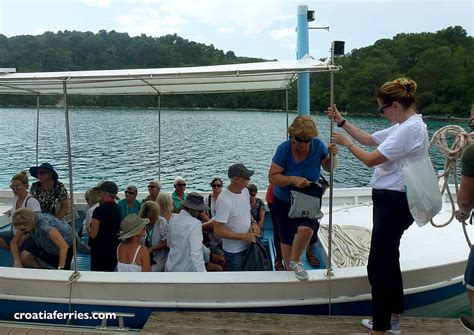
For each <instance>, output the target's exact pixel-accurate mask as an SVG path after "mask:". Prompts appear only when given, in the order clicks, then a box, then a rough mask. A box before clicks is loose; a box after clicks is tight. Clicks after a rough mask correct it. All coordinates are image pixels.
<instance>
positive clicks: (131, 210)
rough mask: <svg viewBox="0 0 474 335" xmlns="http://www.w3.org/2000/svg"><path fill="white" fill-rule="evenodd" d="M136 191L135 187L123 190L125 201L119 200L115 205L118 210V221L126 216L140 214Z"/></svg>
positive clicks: (130, 186)
mask: <svg viewBox="0 0 474 335" xmlns="http://www.w3.org/2000/svg"><path fill="white" fill-rule="evenodd" d="M137 195H138V190H137V188H136V186H134V185H129V186H127V188H126V189H125V199H122V200H120V201H119V202H118V203H117V205H118V206H119V208H120V219H121V220H123V219H125V217H126V216H127V215H128V214H138V213H140V208H141V206H142V204H141V203H140V201H138V200H137Z"/></svg>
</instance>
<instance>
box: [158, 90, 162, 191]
mask: <svg viewBox="0 0 474 335" xmlns="http://www.w3.org/2000/svg"><path fill="white" fill-rule="evenodd" d="M158 180H160V182H161V94H160V93H159V92H158Z"/></svg>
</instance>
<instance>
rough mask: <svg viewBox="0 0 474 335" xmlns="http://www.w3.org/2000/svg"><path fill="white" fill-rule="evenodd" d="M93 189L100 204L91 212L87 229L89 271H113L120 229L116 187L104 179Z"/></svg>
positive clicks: (115, 263)
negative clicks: (89, 224)
mask: <svg viewBox="0 0 474 335" xmlns="http://www.w3.org/2000/svg"><path fill="white" fill-rule="evenodd" d="M94 190H95V191H98V192H99V193H100V205H99V207H97V208H96V209H95V210H94V212H93V213H92V221H91V228H90V229H89V244H90V246H91V271H108V272H113V271H115V267H116V265H117V247H118V243H119V240H118V238H117V236H118V232H119V230H120V209H119V208H118V206H117V204H116V203H115V197H116V196H117V193H118V187H117V185H116V184H115V183H114V182H111V181H104V182H103V183H102V184H100V185H99V186H97V187H94Z"/></svg>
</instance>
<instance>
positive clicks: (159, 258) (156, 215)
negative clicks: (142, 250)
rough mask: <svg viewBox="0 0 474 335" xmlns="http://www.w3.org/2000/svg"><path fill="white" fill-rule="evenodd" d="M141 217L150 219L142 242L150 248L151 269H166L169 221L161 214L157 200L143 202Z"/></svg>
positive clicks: (155, 270)
mask: <svg viewBox="0 0 474 335" xmlns="http://www.w3.org/2000/svg"><path fill="white" fill-rule="evenodd" d="M140 217H141V218H144V219H148V221H149V223H148V224H147V225H146V226H145V235H144V236H143V238H142V240H141V242H142V244H143V245H144V246H145V247H147V248H148V253H149V255H150V258H151V259H152V266H151V269H152V271H153V272H162V271H165V263H166V259H167V258H168V246H167V245H166V240H167V239H168V222H167V221H166V220H165V219H164V218H162V217H161V216H160V206H159V205H158V203H157V202H156V201H152V200H150V201H147V202H145V203H144V204H143V206H142V209H141V211H140Z"/></svg>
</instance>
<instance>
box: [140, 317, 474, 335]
mask: <svg viewBox="0 0 474 335" xmlns="http://www.w3.org/2000/svg"><path fill="white" fill-rule="evenodd" d="M360 321H361V317H360V316H319V315H317V316H315V315H295V314H259V313H229V312H225V313H223V312H198V313H196V312H162V313H160V312H154V313H152V314H151V315H150V317H149V318H148V321H147V323H146V324H145V326H144V328H143V333H144V334H341V335H343V334H367V333H368V330H367V329H366V328H365V327H364V326H362V325H361V324H360ZM467 333H468V332H467V331H466V330H465V329H464V328H463V327H462V326H461V324H460V323H459V321H458V319H445V318H402V334H430V335H441V334H451V335H452V334H467Z"/></svg>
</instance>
